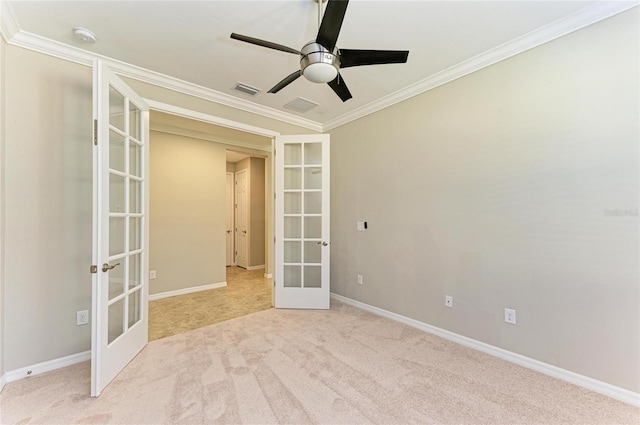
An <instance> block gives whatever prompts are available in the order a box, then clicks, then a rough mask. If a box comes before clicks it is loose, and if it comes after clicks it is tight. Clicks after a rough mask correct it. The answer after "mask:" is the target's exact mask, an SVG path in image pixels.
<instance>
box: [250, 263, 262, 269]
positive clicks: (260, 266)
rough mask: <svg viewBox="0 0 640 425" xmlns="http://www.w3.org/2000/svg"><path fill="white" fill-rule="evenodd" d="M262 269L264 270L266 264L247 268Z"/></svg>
mask: <svg viewBox="0 0 640 425" xmlns="http://www.w3.org/2000/svg"><path fill="white" fill-rule="evenodd" d="M260 269H264V264H261V265H259V266H250V267H247V270H260Z"/></svg>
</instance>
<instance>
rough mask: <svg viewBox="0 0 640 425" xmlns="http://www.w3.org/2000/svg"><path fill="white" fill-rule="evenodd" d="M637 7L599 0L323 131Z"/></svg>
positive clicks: (326, 125) (357, 111)
mask: <svg viewBox="0 0 640 425" xmlns="http://www.w3.org/2000/svg"><path fill="white" fill-rule="evenodd" d="M638 5H640V2H638V1H623V2H619V1H602V2H598V3H596V4H594V5H593V6H590V7H587V8H585V9H582V10H580V11H578V12H575V13H573V14H571V15H569V16H566V17H564V18H561V19H558V20H556V21H554V22H551V23H550V24H547V25H545V26H543V27H541V28H537V29H535V30H533V31H531V32H529V33H527V34H524V35H522V36H520V37H518V38H515V39H513V40H511V41H508V42H506V43H504V44H502V45H500V46H497V47H494V48H493V49H490V50H487V51H485V52H482V53H480V54H479V55H476V56H474V57H472V58H470V59H467V60H465V61H462V62H460V63H458V64H456V65H454V66H452V67H450V68H447V69H445V70H443V71H441V72H438V73H437V74H434V75H431V76H429V77H427V78H425V79H423V80H420V81H418V82H417V83H415V84H412V85H410V86H407V87H405V88H404V89H401V90H398V91H397V92H395V93H392V94H390V95H388V96H385V97H383V98H381V99H379V100H376V101H374V102H371V103H369V104H367V105H365V106H362V107H360V108H358V109H355V110H353V111H351V112H348V113H346V114H344V115H341V116H339V117H337V118H335V119H332V120H330V121H328V122H326V123H324V125H323V131H329V130H331V129H334V128H336V127H339V126H341V125H344V124H347V123H349V122H351V121H355V120H357V119H359V118H362V117H364V116H366V115H369V114H372V113H374V112H377V111H380V110H382V109H384V108H388V107H389V106H392V105H395V104H396V103H400V102H402V101H404V100H407V99H409V98H411V97H414V96H417V95H419V94H421V93H424V92H427V91H429V90H433V89H434V88H436V87H439V86H442V85H444V84H446V83H448V82H451V81H453V80H456V79H458V78H460V77H464V76H465V75H468V74H471V73H472V72H475V71H478V70H480V69H483V68H486V67H488V66H490V65H493V64H495V63H498V62H500V61H503V60H505V59H508V58H510V57H512V56H515V55H517V54H519V53H522V52H525V51H527V50H529V49H533V48H534V47H537V46H540V45H542V44H544V43H548V42H549V41H552V40H555V39H557V38H560V37H562V36H565V35H567V34H569V33H572V32H574V31H577V30H579V29H582V28H585V27H587V26H589V25H592V24H595V23H596V22H600V21H602V20H604V19H607V18H610V17H612V16H615V15H617V14H619V13H622V12H625V11H627V10H629V9H632V8H634V7H636V6H638Z"/></svg>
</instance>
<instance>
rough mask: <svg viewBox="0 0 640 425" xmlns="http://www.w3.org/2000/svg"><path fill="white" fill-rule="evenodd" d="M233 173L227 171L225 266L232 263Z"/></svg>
mask: <svg viewBox="0 0 640 425" xmlns="http://www.w3.org/2000/svg"><path fill="white" fill-rule="evenodd" d="M233 180H234V179H233V173H227V196H226V200H227V236H226V237H227V266H232V265H233V210H234V205H233Z"/></svg>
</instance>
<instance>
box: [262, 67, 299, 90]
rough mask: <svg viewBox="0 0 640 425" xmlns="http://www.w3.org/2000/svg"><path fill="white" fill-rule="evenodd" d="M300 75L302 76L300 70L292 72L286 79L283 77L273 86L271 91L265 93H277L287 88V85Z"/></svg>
mask: <svg viewBox="0 0 640 425" xmlns="http://www.w3.org/2000/svg"><path fill="white" fill-rule="evenodd" d="M301 75H302V71H300V70H297V71H296V72H292V73H291V74H289V75H288V76H287V77H285V78H284V79H283V80H282V81H280V82H279V83H278V84H276V85H275V86H273V87H272V88H271V90H269V91H268V92H267V93H278V92H279V91H280V90H282V89H283V88H285V87H287V86H288V85H289V84H291V83H293V82H294V81H295V80H297V79H298V77H300V76H301Z"/></svg>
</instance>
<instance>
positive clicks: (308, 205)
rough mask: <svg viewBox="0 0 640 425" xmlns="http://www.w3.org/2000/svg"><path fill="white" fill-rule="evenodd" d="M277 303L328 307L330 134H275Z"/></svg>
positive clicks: (290, 305)
mask: <svg viewBox="0 0 640 425" xmlns="http://www.w3.org/2000/svg"><path fill="white" fill-rule="evenodd" d="M275 160H276V201H275V203H276V229H275V234H276V256H275V285H274V289H275V306H276V308H302V309H328V308H329V297H330V287H329V256H330V245H329V135H325V134H321V135H300V136H277V137H276V155H275Z"/></svg>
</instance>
